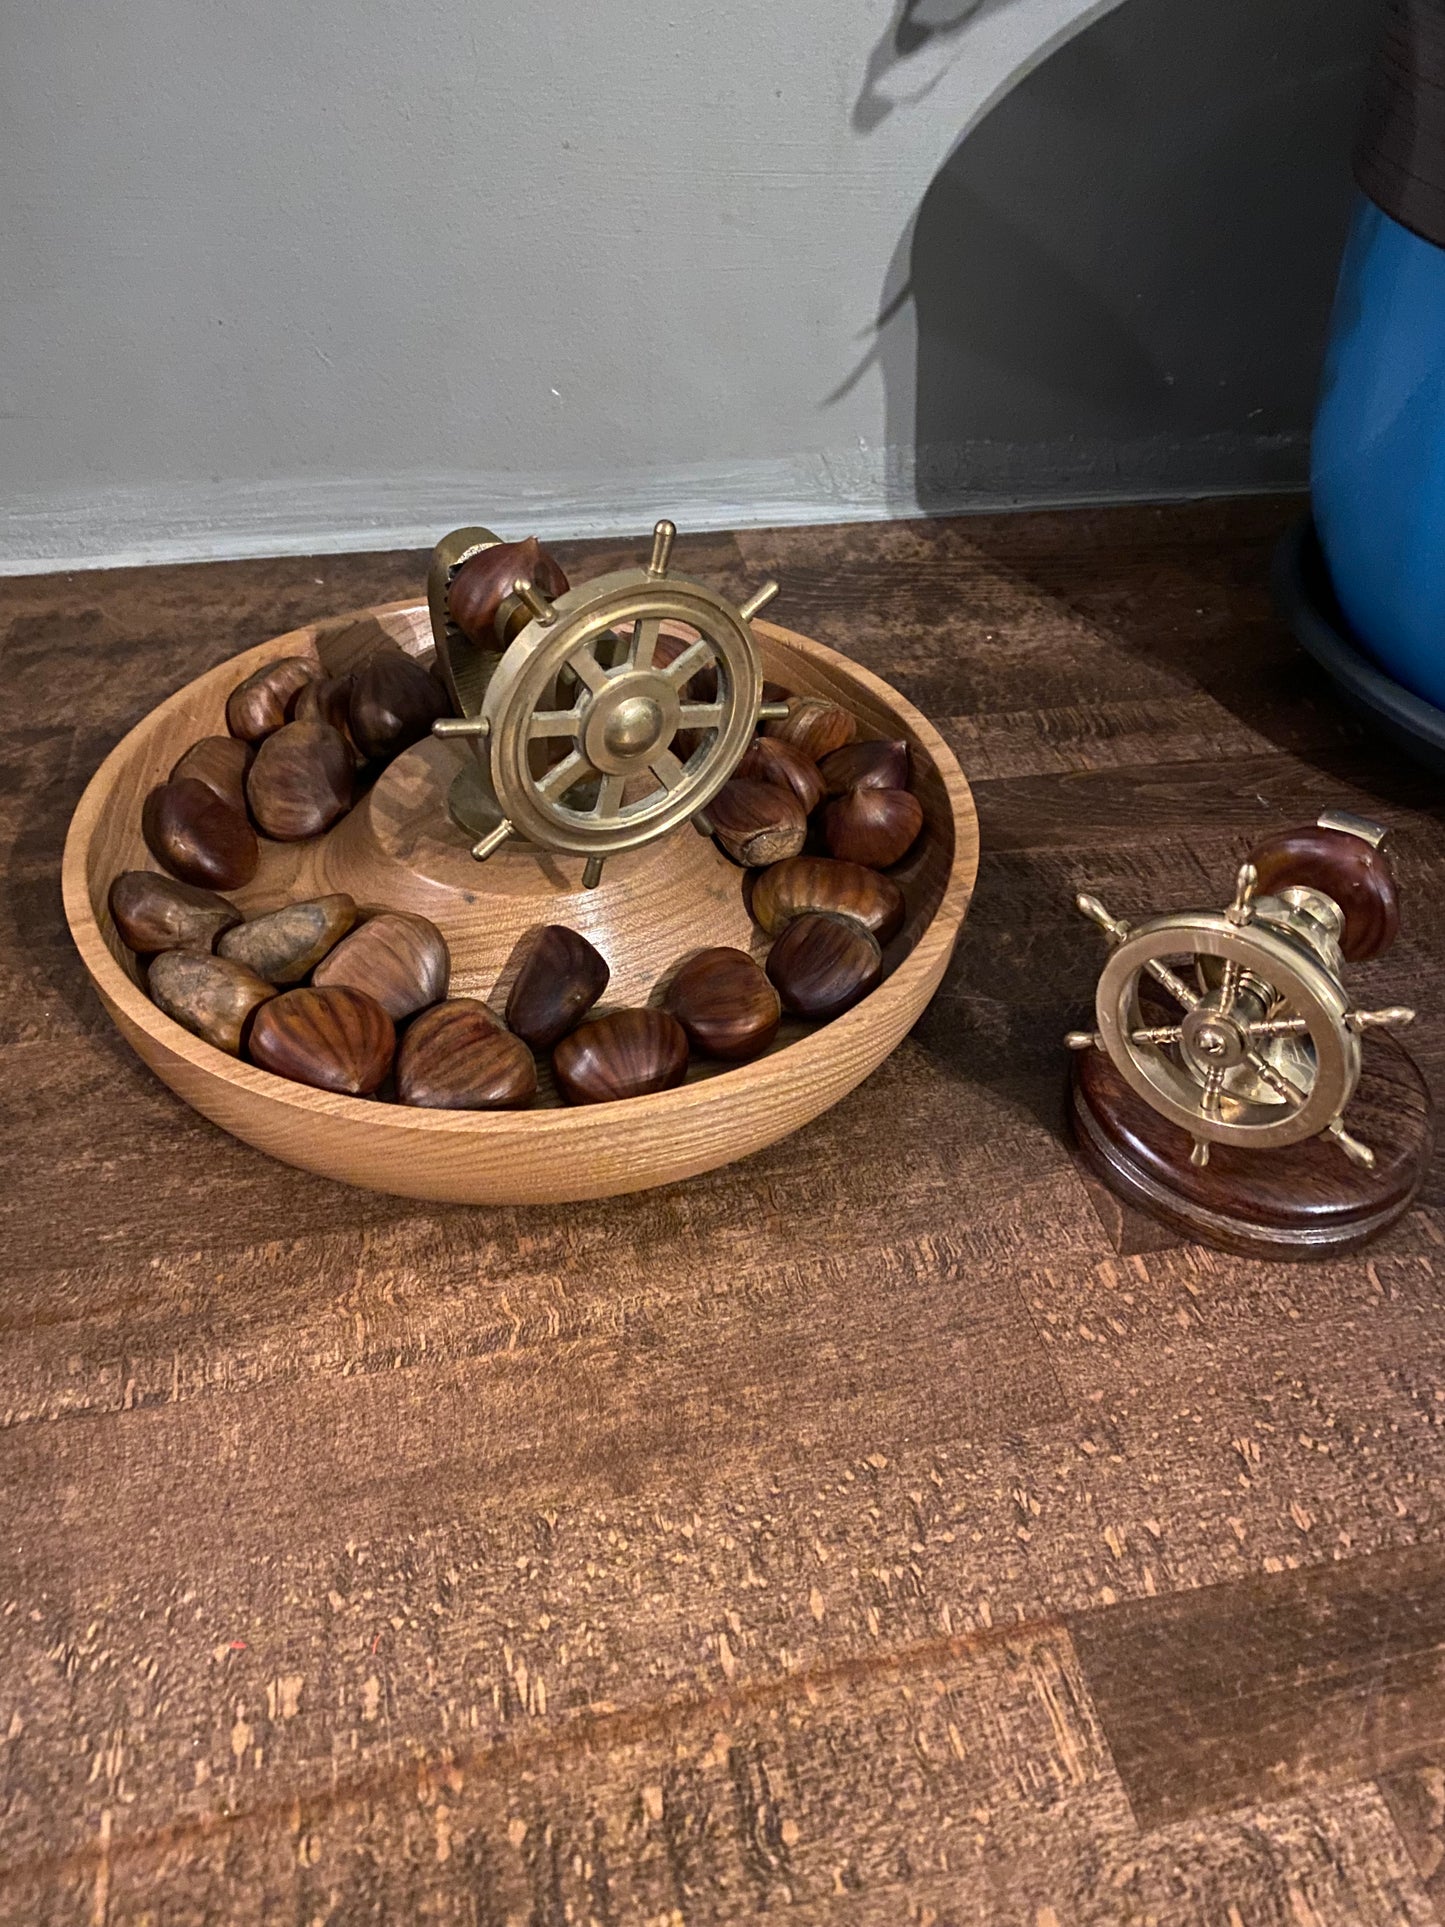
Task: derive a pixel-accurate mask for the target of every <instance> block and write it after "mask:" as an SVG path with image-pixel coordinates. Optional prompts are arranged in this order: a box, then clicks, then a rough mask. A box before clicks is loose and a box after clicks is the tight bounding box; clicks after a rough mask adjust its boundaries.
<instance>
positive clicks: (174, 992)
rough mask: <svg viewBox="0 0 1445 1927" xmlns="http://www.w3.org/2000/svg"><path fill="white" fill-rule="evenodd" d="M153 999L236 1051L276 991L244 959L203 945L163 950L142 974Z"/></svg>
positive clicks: (199, 1031) (201, 1034)
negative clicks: (212, 952)
mask: <svg viewBox="0 0 1445 1927" xmlns="http://www.w3.org/2000/svg"><path fill="white" fill-rule="evenodd" d="M146 983H147V988H148V989H149V991H150V994H151V1001H152V1003H154V1004H156V1005H157V1006H158V1007H159V1008H160V1009H161V1010H163V1011H164V1012H165V1014H166V1015H167V1017H172V1018H174V1019H175V1021H176V1022H177V1023H178V1024H184V1025H185V1027H186V1029H187V1030H190V1031H194V1032H195V1034H196V1036H197V1037H204V1038H205V1040H206V1042H207V1043H208V1044H214V1045H215V1046H216V1048H217V1050H223V1051H227V1052H229V1054H230V1055H231V1056H232V1057H238V1056H239V1055H240V1052H241V1042H242V1039H243V1038H244V1036H245V1034H246V1026H247V1024H248V1022H249V1021H250V1020H251V1016H252V1013H253V1012H254V1011H255V1010H257V1009H258V1008H259V1007H260V1006H262V1005H264V1004H265V1003H266V1002H267V1000H268V999H269V998H272V997H274V996H275V995H276V992H275V990H274V989H273V988H272V986H271V985H270V984H268V983H266V982H264V981H263V980H262V979H261V978H260V977H258V976H257V975H256V973H255V972H254V971H253V970H247V969H246V967H245V965H244V964H238V963H231V962H229V961H228V960H227V959H226V958H225V957H212V956H209V955H207V953H206V952H205V951H203V950H163V951H162V952H161V954H160V955H159V956H158V957H156V958H154V959H153V960H152V962H151V967H150V972H149V975H148V977H147V979H146Z"/></svg>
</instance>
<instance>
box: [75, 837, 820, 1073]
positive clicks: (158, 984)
mask: <svg viewBox="0 0 1445 1927" xmlns="http://www.w3.org/2000/svg"><path fill="white" fill-rule="evenodd" d="M110 912H111V917H112V919H113V921H114V923H115V927H116V930H117V932H118V933H119V935H120V937H121V938H122V940H123V941H124V942H125V943H126V944H128V945H129V946H130V948H131V949H132V950H134V951H135V953H136V955H137V956H138V957H140V958H143V959H145V960H146V961H147V963H148V970H147V985H148V988H149V990H150V994H151V997H152V999H153V1001H154V1002H155V1003H156V1004H157V1005H158V1006H159V1007H160V1009H162V1010H163V1011H164V1012H165V1013H166V1015H167V1016H168V1017H171V1018H173V1019H174V1020H175V1021H176V1022H177V1023H179V1024H183V1025H184V1026H185V1028H186V1029H187V1030H190V1031H192V1032H194V1033H195V1035H196V1036H198V1037H202V1038H204V1039H205V1040H206V1042H207V1043H210V1044H214V1045H215V1046H216V1048H217V1049H219V1050H223V1051H226V1052H228V1053H229V1054H230V1055H231V1056H233V1057H244V1058H246V1059H248V1060H249V1061H250V1062H251V1063H252V1064H255V1065H258V1066H259V1067H260V1068H261V1069H262V1070H268V1071H272V1072H274V1073H275V1074H276V1075H277V1076H279V1077H287V1078H291V1079H292V1080H293V1081H294V1082H296V1083H300V1084H309V1085H311V1086H313V1087H314V1088H315V1089H318V1090H324V1091H335V1092H337V1093H339V1094H341V1095H344V1096H350V1097H373V1096H387V1095H391V1096H394V1097H395V1099H396V1101H397V1102H398V1103H401V1104H412V1105H423V1106H428V1107H431V1108H435V1109H442V1110H482V1111H486V1110H517V1109H521V1108H523V1107H525V1106H526V1105H528V1104H530V1103H531V1102H532V1101H533V1099H534V1098H535V1097H536V1095H537V1090H538V1060H539V1058H545V1057H546V1056H547V1055H548V1054H550V1057H551V1063H552V1072H553V1077H554V1081H555V1083H556V1086H557V1088H558V1090H559V1091H560V1092H561V1094H562V1096H563V1097H564V1098H565V1099H566V1100H567V1102H568V1103H571V1104H596V1103H602V1102H605V1101H608V1100H611V1099H615V1098H623V1097H640V1096H642V1095H644V1094H646V1093H647V1092H649V1091H662V1090H669V1089H671V1088H672V1087H673V1086H674V1085H676V1084H680V1083H682V1081H683V1079H684V1078H685V1077H686V1075H687V1068H688V1063H689V1059H690V1055H691V1054H692V1053H693V1052H696V1054H697V1055H699V1056H703V1057H712V1058H717V1059H720V1060H722V1061H725V1062H726V1061H736V1060H738V1059H741V1058H745V1057H753V1056H756V1055H758V1053H759V1052H761V1051H763V1050H766V1049H767V1047H768V1045H769V1044H770V1043H771V1042H772V1040H773V1037H774V1036H775V1035H776V1032H777V1029H778V1023H779V1019H780V1017H781V1014H782V1005H781V1001H780V999H779V996H778V992H777V991H776V990H775V989H774V987H773V985H772V984H771V983H770V982H769V981H768V979H767V977H766V976H765V975H764V973H763V971H762V970H761V969H760V968H759V966H758V965H757V964H756V963H754V962H753V960H752V958H751V957H749V956H748V955H746V953H745V952H743V951H741V950H727V949H717V950H708V951H703V952H702V953H700V954H699V955H698V956H696V957H693V958H691V959H689V961H688V962H687V963H686V964H685V965H684V966H683V968H682V969H681V970H680V971H679V972H678V973H677V975H676V977H675V978H674V980H673V982H672V984H671V985H670V986H669V988H668V991H667V995H666V998H665V1001H664V1004H663V1006H662V1007H658V1008H654V1007H651V1006H649V1007H646V1008H641V1009H623V1010H612V1011H608V1012H606V1013H604V1014H601V1015H597V1016H593V1015H591V1012H592V1010H593V1006H594V1005H595V1004H596V1003H597V1000H598V999H599V998H600V997H601V995H602V993H603V991H604V990H605V989H606V988H607V985H608V982H609V981H610V978H611V971H610V969H609V967H608V964H607V961H606V959H605V958H604V957H603V956H602V955H601V953H600V952H599V951H598V950H597V949H596V948H595V947H594V945H592V944H591V943H589V942H588V940H587V939H586V938H585V937H584V936H582V935H580V934H579V933H578V932H577V931H575V930H569V929H567V928H566V927H565V926H564V925H562V924H549V925H547V926H545V927H544V928H543V929H541V930H539V931H538V932H536V933H535V935H534V936H533V937H532V939H531V942H530V943H529V945H528V947H527V949H526V952H525V954H524V955H523V957H522V959H521V963H520V967H519V969H518V971H517V974H516V976H515V978H514V979H513V982H512V986H511V989H510V991H509V993H508V996H507V1001H506V1017H505V1022H504V1021H502V1020H501V1019H499V1018H498V1017H496V1016H495V1015H494V1013H493V1012H492V1011H491V1010H490V1009H489V1008H488V1006H487V1005H486V1004H484V1003H482V1002H480V1001H479V1000H478V999H476V998H473V997H448V996H447V990H448V986H449V981H450V976H451V957H450V955H449V953H448V950H447V945H446V940H445V938H444V937H443V936H442V933H441V931H440V930H438V929H437V927H436V925H435V924H433V923H431V922H429V921H428V919H427V918H425V917H421V916H416V915H413V914H411V913H409V912H403V911H393V910H378V911H374V912H373V913H372V914H370V915H368V916H364V917H361V916H359V915H358V911H357V906H356V904H355V902H354V901H353V900H352V898H351V897H349V896H347V895H345V894H343V893H340V892H338V893H336V894H334V895H331V896H325V897H315V898H312V899H310V900H308V901H306V902H300V903H289V904H285V905H283V906H282V907H281V908H280V909H277V910H269V911H265V912H263V913H262V914H261V915H259V916H255V917H250V918H243V917H242V916H241V913H240V911H239V910H237V908H236V907H235V905H234V904H232V903H230V902H229V901H228V900H227V899H226V898H225V897H223V896H220V895H218V894H217V893H216V892H214V891H210V890H203V889H201V888H199V887H198V886H197V885H195V884H190V883H182V882H180V881H178V880H177V879H176V878H173V877H167V876H160V875H157V873H156V872H155V871H153V870H128V871H126V872H124V874H122V875H121V876H118V877H117V878H116V880H115V882H114V883H113V884H112V885H111V889H110Z"/></svg>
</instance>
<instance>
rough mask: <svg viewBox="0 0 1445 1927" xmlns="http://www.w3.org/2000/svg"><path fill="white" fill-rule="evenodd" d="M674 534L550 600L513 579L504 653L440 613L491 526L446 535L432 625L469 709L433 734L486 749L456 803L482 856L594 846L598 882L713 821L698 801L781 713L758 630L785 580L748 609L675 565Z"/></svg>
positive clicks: (503, 619)
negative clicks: (512, 846) (765, 674)
mask: <svg viewBox="0 0 1445 1927" xmlns="http://www.w3.org/2000/svg"><path fill="white" fill-rule="evenodd" d="M674 534H675V531H674V529H673V525H672V524H671V523H670V522H660V523H659V524H658V525H657V528H656V530H655V531H654V536H653V549H652V556H651V560H650V561H649V563H648V566H647V567H646V568H635V569H622V570H618V571H616V572H615V573H613V574H610V575H605V576H601V577H599V578H597V579H596V580H594V581H591V582H586V583H583V584H581V585H580V586H578V587H577V588H570V589H568V590H566V591H565V593H563V594H561V595H559V596H558V597H557V598H556V600H555V601H552V600H549V599H548V598H547V597H546V596H544V595H542V594H541V593H540V592H539V591H538V590H537V589H536V588H535V587H534V585H533V584H532V583H531V582H530V581H527V580H525V579H519V580H518V581H517V582H516V583H515V584H514V586H513V590H512V593H511V595H510V596H508V597H507V598H506V600H505V601H504V603H503V604H502V607H501V608H500V609H499V611H498V615H497V619H496V626H497V632H498V643H499V649H498V650H497V651H495V652H493V651H486V650H479V649H477V648H476V646H475V645H473V644H471V643H469V642H468V641H467V639H466V638H464V637H462V636H461V635H460V632H459V631H457V630H456V628H455V625H454V624H449V623H448V622H447V621H446V618H445V594H446V585H447V582H448V580H449V579H450V575H452V574H454V573H455V570H456V568H458V567H459V566H460V563H461V562H462V561H465V560H468V559H470V557H471V556H472V555H475V554H477V553H479V552H480V551H481V549H483V548H485V547H486V546H487V544H488V540H489V539H490V540H492V541H494V540H495V538H488V537H487V535H486V531H482V530H467V531H458V533H457V536H455V537H448V538H446V540H445V541H444V542H443V543H442V544H440V545H439V546H438V551H437V561H436V563H435V564H434V569H433V592H432V610H433V626H434V628H435V629H436V631H437V647H438V654H439V656H440V657H441V658H442V661H443V664H444V667H445V670H446V673H447V676H448V681H449V684H450V686H451V688H452V691H453V696H454V700H455V701H456V703H457V706H458V707H459V708H460V709H461V710H462V712H463V713H462V714H461V715H459V716H456V717H450V718H444V719H443V720H442V721H441V722H440V723H438V724H437V726H436V733H437V734H438V735H439V736H448V737H455V736H461V737H469V738H471V739H472V742H473V744H474V746H475V749H476V752H477V760H478V764H479V765H480V768H479V769H478V770H473V771H470V772H468V773H467V776H468V780H467V781H466V782H464V783H462V784H460V785H459V786H457V787H456V788H455V789H454V792H453V797H452V810H453V814H454V815H455V816H456V817H457V818H458V820H459V821H461V822H462V824H463V826H464V827H465V828H466V829H467V830H468V831H469V833H471V834H474V835H475V836H476V837H477V839H478V840H477V842H476V845H475V847H474V849H473V855H474V856H476V857H478V858H479V859H485V858H486V857H488V856H490V855H491V854H492V853H493V851H494V850H496V849H498V848H500V847H501V845H502V844H503V843H504V842H506V841H507V840H508V839H509V838H513V837H517V838H521V839H523V840H524V841H525V842H527V843H529V844H532V845H534V846H536V847H538V848H540V849H544V850H553V851H557V852H560V853H563V854H566V855H570V856H580V857H583V858H585V859H586V860H587V871H586V874H585V878H584V880H585V881H586V882H588V883H589V884H591V883H595V882H596V881H597V880H598V877H599V875H600V870H601V864H602V861H603V860H604V859H605V858H606V857H608V856H610V855H613V854H614V853H616V852H618V851H621V850H630V849H636V848H637V847H639V846H640V845H642V844H644V843H648V842H651V841H652V840H653V839H654V838H655V837H659V836H663V835H666V834H667V833H668V832H669V831H670V830H672V829H675V828H676V827H677V826H678V825H679V824H680V823H682V822H683V821H685V820H687V819H693V820H699V819H701V822H700V827H704V828H705V827H706V819H705V817H704V816H703V812H705V810H706V807H707V805H708V803H709V802H710V801H711V799H712V798H713V797H714V796H715V795H716V794H717V792H718V791H719V790H720V789H721V788H722V786H723V784H724V783H725V782H726V781H727V780H728V778H729V776H731V775H732V773H733V771H734V769H735V768H736V767H737V764H738V761H739V759H740V758H741V756H742V754H743V752H744V750H745V749H746V748H747V746H748V743H749V742H750V741H751V740H752V736H753V732H754V730H755V729H756V727H757V724H758V720H759V717H760V715H762V716H766V715H769V714H774V713H778V712H777V711H774V710H769V709H766V708H764V706H763V703H762V672H761V669H760V667H759V663H758V655H757V648H756V645H755V644H754V641H753V637H752V632H751V628H750V623H751V619H752V617H753V616H754V615H756V614H757V612H758V610H759V609H760V608H762V607H763V606H764V604H765V603H766V602H768V601H770V600H771V599H772V597H773V595H775V594H776V593H777V585H776V583H771V582H769V583H766V584H764V586H763V587H762V588H761V589H759V590H758V591H757V593H756V594H754V595H753V596H752V597H751V598H750V600H749V601H748V602H746V603H744V604H743V605H742V606H741V607H739V606H737V605H735V604H733V603H731V602H729V601H727V600H726V599H725V598H724V597H722V596H720V595H718V594H717V593H716V592H715V591H714V590H712V589H710V588H708V587H707V586H706V585H704V584H703V583H701V582H696V581H694V580H692V579H691V578H690V577H688V576H683V575H677V574H674V573H671V572H670V571H669V566H668V565H669V561H670V557H671V550H672V541H673V536H674ZM464 538H480V539H472V540H467V539H464ZM453 558H456V559H453ZM438 576H439V577H440V580H438ZM439 605H440V609H439ZM439 613H440V615H441V620H440V621H439V620H438V615H439ZM479 779H480V780H479Z"/></svg>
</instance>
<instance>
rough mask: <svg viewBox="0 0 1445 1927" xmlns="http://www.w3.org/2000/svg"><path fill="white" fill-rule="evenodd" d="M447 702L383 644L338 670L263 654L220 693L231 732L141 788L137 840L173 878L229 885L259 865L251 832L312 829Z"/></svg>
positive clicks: (297, 833) (341, 808)
mask: <svg viewBox="0 0 1445 1927" xmlns="http://www.w3.org/2000/svg"><path fill="white" fill-rule="evenodd" d="M447 709H448V703H447V697H446V691H445V690H444V689H443V688H442V685H441V683H440V682H439V681H438V680H437V678H436V677H435V676H434V675H432V674H431V672H430V671H429V670H427V669H425V668H423V667H422V665H421V664H420V663H419V662H417V661H415V660H414V659H413V658H412V657H411V656H408V655H407V654H406V653H405V651H404V650H402V649H399V648H397V647H396V646H395V645H394V644H389V645H387V646H385V647H383V648H380V649H377V650H376V651H375V652H374V653H373V654H372V655H371V656H369V657H368V658H367V659H366V661H365V662H364V663H363V664H362V665H361V667H360V668H359V669H357V670H356V671H355V672H354V673H353V674H351V675H348V676H328V675H327V674H326V673H325V671H324V670H323V669H322V667H321V665H320V664H319V663H315V662H310V661H308V660H307V659H306V658H305V657H303V656H282V657H279V658H278V659H277V660H276V661H274V662H268V663H267V664H266V665H265V666H264V667H263V668H261V669H258V670H256V672H255V673H254V675H250V676H248V677H247V678H246V680H245V681H244V682H243V683H241V684H240V685H239V686H238V687H237V688H235V689H233V690H232V691H231V695H230V698H229V700H228V701H227V703H226V727H227V729H228V730H229V732H230V734H229V735H226V736H206V737H203V738H202V739H201V741H200V742H198V743H194V744H192V746H191V748H190V749H188V750H187V751H186V753H185V755H184V756H182V757H181V759H180V761H179V762H178V763H177V764H176V766H175V768H174V769H173V770H172V771H171V773H170V776H169V777H168V778H167V780H166V781H165V782H164V783H157V784H156V786H155V788H154V789H153V790H152V791H151V792H150V794H149V795H148V796H147V797H146V800H145V807H144V809H143V811H142V814H141V829H142V832H143V834H144V836H145V840H146V846H147V848H148V849H149V850H150V853H151V855H152V856H153V857H154V858H155V859H156V861H157V862H158V863H159V864H161V866H162V867H163V868H164V869H166V870H167V871H169V873H170V874H171V875H172V876H173V877H176V878H178V879H179V880H180V881H181V882H182V883H189V884H193V885H195V886H197V887H198V888H201V889H206V890H239V889H241V888H243V887H244V886H245V885H246V884H248V883H249V882H250V881H251V879H252V877H254V876H255V874H256V867H257V865H258V863H259V862H260V856H261V851H260V844H259V842H258V832H259V834H260V835H261V836H266V837H271V838H272V839H274V840H275V841H276V842H280V843H295V842H300V841H302V840H304V839H305V838H308V837H313V836H320V835H321V834H322V833H323V831H326V830H329V829H330V828H331V826H332V824H333V823H335V822H337V820H338V819H339V818H340V817H342V816H344V815H345V814H346V812H347V811H348V810H349V809H350V808H351V806H352V804H353V803H354V802H355V801H356V799H357V797H358V796H359V795H360V794H361V793H362V791H363V790H364V789H365V788H366V787H367V785H368V784H369V783H370V782H371V781H372V780H373V779H374V778H375V776H376V775H377V774H378V772H379V771H380V770H381V769H382V768H383V767H384V766H385V765H386V764H387V763H388V762H390V761H391V759H392V758H393V757H394V756H399V755H400V754H401V752H402V751H403V750H404V749H410V748H411V746H412V744H413V743H416V742H419V741H420V740H421V739H422V737H424V736H427V735H430V733H431V726H432V724H433V723H434V722H435V721H436V719H437V718H438V717H439V716H444V715H445V714H446V713H447Z"/></svg>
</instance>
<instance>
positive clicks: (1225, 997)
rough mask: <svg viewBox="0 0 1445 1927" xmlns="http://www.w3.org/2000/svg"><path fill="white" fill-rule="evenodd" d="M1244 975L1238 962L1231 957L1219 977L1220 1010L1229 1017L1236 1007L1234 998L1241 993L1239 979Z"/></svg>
mask: <svg viewBox="0 0 1445 1927" xmlns="http://www.w3.org/2000/svg"><path fill="white" fill-rule="evenodd" d="M1242 975H1243V972H1242V970H1241V968H1240V965H1239V964H1238V962H1237V961H1236V960H1235V959H1234V958H1233V957H1230V958H1229V959H1228V960H1227V961H1226V963H1225V966H1224V969H1223V972H1222V973H1221V975H1220V979H1219V1011H1220V1015H1221V1016H1223V1017H1227V1016H1228V1015H1229V1013H1230V1011H1232V1010H1233V1009H1234V1000H1235V998H1236V997H1237V996H1238V995H1239V979H1240V977H1241V976H1242Z"/></svg>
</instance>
